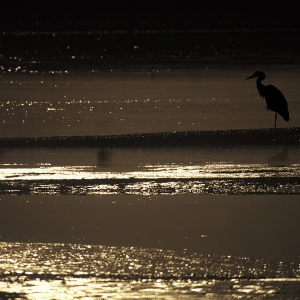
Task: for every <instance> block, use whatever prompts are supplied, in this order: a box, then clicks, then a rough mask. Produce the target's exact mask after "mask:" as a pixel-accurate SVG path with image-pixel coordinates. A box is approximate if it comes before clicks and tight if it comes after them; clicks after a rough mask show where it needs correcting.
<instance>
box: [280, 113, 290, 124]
mask: <svg viewBox="0 0 300 300" xmlns="http://www.w3.org/2000/svg"><path fill="white" fill-rule="evenodd" d="M282 117H283V119H284V120H285V121H287V122H288V121H289V120H290V114H289V111H288V110H287V111H286V112H285V113H284V114H282Z"/></svg>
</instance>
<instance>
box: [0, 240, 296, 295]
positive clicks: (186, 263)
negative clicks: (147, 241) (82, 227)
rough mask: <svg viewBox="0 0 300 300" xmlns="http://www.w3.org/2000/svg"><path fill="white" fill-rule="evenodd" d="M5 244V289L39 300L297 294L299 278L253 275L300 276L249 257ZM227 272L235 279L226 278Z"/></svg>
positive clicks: (2, 286)
mask: <svg viewBox="0 0 300 300" xmlns="http://www.w3.org/2000/svg"><path fill="white" fill-rule="evenodd" d="M0 247H1V253H2V254H1V257H0V261H1V267H0V272H1V274H0V276H1V277H2V281H1V283H0V289H1V290H2V291H5V292H6V293H7V294H8V295H9V294H10V293H11V295H12V294H13V293H14V294H19V296H20V298H25V299H27V295H29V296H30V298H31V297H33V298H34V299H40V298H47V299H52V298H53V299H82V298H84V297H89V299H97V297H99V296H100V297H101V299H106V298H114V297H117V298H118V299H134V298H136V297H139V299H141V297H142V298H143V299H148V297H149V299H151V298H152V297H153V295H155V298H156V299H179V298H180V299H185V298H187V299H194V298H195V299H196V298H198V297H199V295H208V294H210V295H211V296H212V297H213V299H214V295H215V296H217V295H218V296H220V295H224V296H226V295H228V296H231V297H236V296H239V297H242V296H245V295H257V296H258V295H260V296H261V297H265V296H266V295H272V294H281V293H294V292H295V291H294V289H295V288H296V286H297V284H298V283H299V280H297V279H295V280H294V281H290V282H289V285H290V286H289V288H286V287H285V288H283V286H282V285H281V284H280V281H276V280H273V281H270V280H266V281H259V280H258V279H253V280H252V281H249V278H252V276H254V277H255V278H258V277H260V276H262V277H264V276H273V277H274V278H275V279H276V278H279V279H280V277H281V276H282V275H287V274H293V275H294V276H295V275H296V274H297V273H295V272H299V270H293V265H289V264H278V265H277V264H276V263H269V262H266V261H263V260H253V259H249V258H246V257H240V258H237V257H236V258H231V257H230V256H217V255H206V256H205V255H204V256H201V255H197V254H193V255H187V254H184V253H183V254H179V253H176V252H175V251H162V250H160V249H143V248H134V247H130V248H126V247H104V246H93V245H79V244H78V245H76V244H42V243H34V244H31V243H3V242H2V243H0ZM248 265H249V266H250V265H252V268H247V266H248ZM220 266H221V267H222V268H220ZM266 266H267V267H266ZM229 270H230V271H229ZM208 272H209V273H208ZM227 272H229V273H227ZM293 272H294V273H293ZM227 276H230V278H232V279H231V280H230V281H223V279H224V277H225V278H226V277H227ZM247 277H248V280H247V281H245V280H244V279H245V278H247ZM112 279H113V280H112ZM285 282H286V279H285ZM178 297H179V298H178ZM182 297H183V298H182ZM259 299H261V298H259Z"/></svg>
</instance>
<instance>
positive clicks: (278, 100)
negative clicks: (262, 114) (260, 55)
mask: <svg viewBox="0 0 300 300" xmlns="http://www.w3.org/2000/svg"><path fill="white" fill-rule="evenodd" d="M254 77H257V80H256V86H257V89H258V92H259V95H260V96H262V97H263V98H265V99H266V103H267V107H266V108H267V110H271V111H274V112H275V128H276V118H277V114H279V115H280V116H282V117H283V119H284V120H285V121H289V120H290V116H289V111H288V104H287V101H286V99H285V98H284V96H283V94H282V93H281V92H280V91H279V90H278V89H277V88H276V87H275V86H273V85H263V84H262V81H263V80H264V79H265V77H266V76H265V74H264V73H263V72H260V71H256V72H255V73H254V74H253V75H252V76H250V77H248V78H246V79H250V78H254Z"/></svg>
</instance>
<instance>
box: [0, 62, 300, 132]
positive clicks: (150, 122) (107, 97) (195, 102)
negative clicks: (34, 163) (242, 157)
mask: <svg viewBox="0 0 300 300" xmlns="http://www.w3.org/2000/svg"><path fill="white" fill-rule="evenodd" d="M253 70H254V69H253V67H250V68H247V69H245V68H239V69H237V68H228V67H222V68H220V69H217V70H215V69H208V70H206V69H200V70H151V71H147V70H145V71H135V70H128V71H126V72H120V71H116V72H107V73H105V72H104V73H103V72H101V73H92V72H87V73H84V74H82V73H81V74H73V73H71V74H54V75H48V74H33V75H32V74H26V75H25V74H20V75H18V74H16V75H8V76H7V75H2V81H0V88H1V91H2V95H3V96H2V97H1V115H0V117H1V118H0V128H1V134H0V136H1V137H31V136H61V135H107V134H108V135H111V134H129V133H142V132H143V133H147V132H166V131H189V130H216V129H222V130H224V129H247V128H269V127H273V126H274V114H273V113H271V112H269V111H267V110H266V109H265V107H266V104H265V101H264V99H262V98H259V96H258V92H257V90H256V86H255V80H253V81H245V78H246V77H248V76H249V74H252V73H253ZM271 82H272V83H274V84H275V85H276V86H277V87H278V88H280V89H281V90H282V91H284V94H285V96H286V98H287V99H288V102H289V108H290V114H291V115H290V117H291V120H290V122H289V123H287V122H285V121H284V120H283V119H282V118H281V117H279V118H278V127H283V128H287V127H299V126H300V117H299V115H298V112H299V111H300V107H299V101H297V99H298V91H297V85H298V73H297V71H296V70H295V69H294V67H291V68H288V69H286V70H285V71H281V70H280V69H276V67H274V70H272V72H270V76H267V79H266V84H267V83H271Z"/></svg>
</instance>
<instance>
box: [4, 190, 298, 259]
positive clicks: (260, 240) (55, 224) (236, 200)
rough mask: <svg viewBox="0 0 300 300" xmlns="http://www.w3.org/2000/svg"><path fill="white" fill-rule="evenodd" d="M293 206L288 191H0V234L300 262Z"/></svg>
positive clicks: (295, 198) (295, 202)
mask: <svg viewBox="0 0 300 300" xmlns="http://www.w3.org/2000/svg"><path fill="white" fill-rule="evenodd" d="M299 209H300V203H299V196H291V195H285V196H284V195H274V196H273V195H264V196H255V197H254V196H251V195H249V196H228V195H227V196H222V195H211V196H208V195H206V196H203V195H196V196H195V195H191V196H189V195H181V196H168V195H161V196H135V195H103V196H94V195H93V196H79V195H78V196H62V195H61V196H49V195H46V196H33V195H30V196H10V195H2V196H1V201H0V228H1V231H0V236H1V241H6V242H43V243H56V242H58V243H83V244H97V245H110V246H128V247H130V246H133V247H146V248H161V249H168V250H177V251H180V252H183V251H187V252H189V253H193V252H197V253H202V254H213V253H215V254H219V255H232V256H243V257H253V258H257V259H266V260H273V261H285V262H297V263H300V257H299V250H300V243H299V235H300V220H299Z"/></svg>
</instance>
